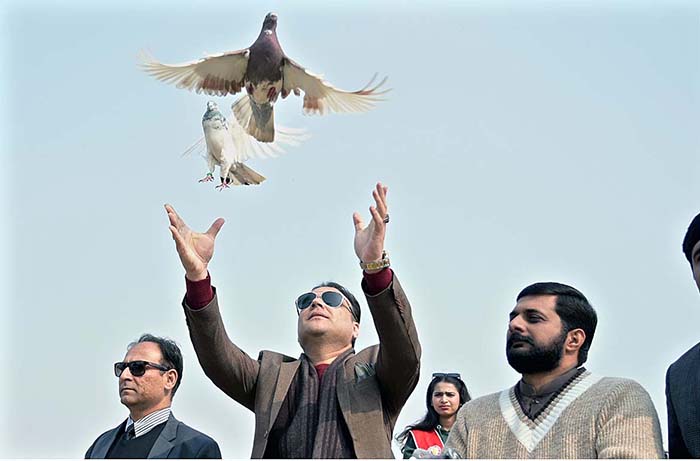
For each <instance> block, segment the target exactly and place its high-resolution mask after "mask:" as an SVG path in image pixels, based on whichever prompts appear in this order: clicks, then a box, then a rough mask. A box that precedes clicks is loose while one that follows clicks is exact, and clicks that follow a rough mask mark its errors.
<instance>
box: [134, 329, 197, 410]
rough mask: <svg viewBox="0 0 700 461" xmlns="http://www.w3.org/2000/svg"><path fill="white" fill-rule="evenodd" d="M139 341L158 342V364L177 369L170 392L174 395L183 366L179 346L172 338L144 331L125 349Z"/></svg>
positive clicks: (178, 385) (180, 379) (180, 378)
mask: <svg viewBox="0 0 700 461" xmlns="http://www.w3.org/2000/svg"><path fill="white" fill-rule="evenodd" d="M140 343H156V344H158V347H160V354H161V355H162V357H163V358H162V359H161V362H160V364H161V365H164V366H166V367H168V368H172V369H174V370H175V371H177V381H176V382H175V387H173V390H172V393H171V394H170V398H172V397H174V396H175V391H177V388H178V387H180V382H181V381H182V367H183V361H182V352H180V348H179V347H178V345H177V343H176V342H175V341H173V340H172V339H168V338H161V337H160V336H154V335H152V334H149V333H144V334H142V335H141V337H140V338H139V339H137V340H136V341H134V342H133V343H131V344H129V346H128V347H127V350H128V349H131V348H132V347H134V346H135V345H137V344H140Z"/></svg>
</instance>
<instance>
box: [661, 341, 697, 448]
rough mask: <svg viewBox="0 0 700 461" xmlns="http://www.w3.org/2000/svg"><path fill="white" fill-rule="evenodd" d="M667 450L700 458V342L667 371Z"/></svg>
mask: <svg viewBox="0 0 700 461" xmlns="http://www.w3.org/2000/svg"><path fill="white" fill-rule="evenodd" d="M666 408H667V411H668V454H669V457H670V458H700V343H698V344H696V345H695V346H694V347H693V348H692V349H690V350H689V351H688V352H686V353H685V354H683V355H682V356H681V358H679V359H678V360H676V361H675V362H674V363H673V364H672V365H671V366H670V367H669V368H668V371H667V372H666Z"/></svg>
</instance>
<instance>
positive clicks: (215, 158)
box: [183, 96, 309, 190]
mask: <svg viewBox="0 0 700 461" xmlns="http://www.w3.org/2000/svg"><path fill="white" fill-rule="evenodd" d="M241 99H245V101H243V102H241V101H236V102H234V105H238V107H241V106H242V107H243V108H244V109H245V105H246V104H247V101H248V99H249V98H248V97H247V96H245V97H243V98H241ZM202 128H203V129H204V136H203V137H202V138H200V139H198V140H197V142H195V143H194V144H193V145H192V146H190V147H189V148H188V149H187V150H186V151H185V152H184V154H183V155H188V154H190V153H192V152H194V151H198V150H202V149H203V148H204V146H206V160H207V165H208V167H209V171H208V172H207V175H206V176H205V177H204V178H202V179H200V180H199V182H209V181H213V180H214V170H215V169H216V167H217V166H218V167H219V177H220V178H221V184H219V185H218V186H216V188H217V189H218V190H223V189H226V188H228V187H230V185H232V184H233V185H236V186H240V185H246V186H248V185H251V184H260V183H261V182H263V181H264V180H265V177H264V176H262V175H261V174H259V173H257V172H256V171H254V170H253V169H252V168H250V167H248V166H246V165H245V164H244V163H243V162H245V161H246V160H248V159H249V158H251V157H257V158H270V157H276V156H277V155H278V154H281V153H284V149H283V148H282V146H283V145H288V146H296V145H299V143H301V142H302V141H304V140H306V139H308V137H309V136H308V134H307V133H306V131H305V130H302V129H293V128H283V127H278V135H279V136H278V137H277V139H276V140H275V141H274V142H272V143H262V142H260V141H258V140H256V139H255V138H253V137H252V136H251V135H249V134H248V133H246V131H245V130H244V129H243V127H242V126H241V125H240V124H239V123H238V121H237V120H236V118H235V117H231V118H230V120H227V119H226V117H224V115H223V114H222V113H221V112H220V111H219V106H218V105H217V104H216V103H215V102H213V101H209V102H208V103H207V111H206V112H205V113H204V116H203V117H202Z"/></svg>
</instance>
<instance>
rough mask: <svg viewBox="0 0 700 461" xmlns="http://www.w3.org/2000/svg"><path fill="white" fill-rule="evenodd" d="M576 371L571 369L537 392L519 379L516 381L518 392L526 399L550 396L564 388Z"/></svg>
mask: <svg viewBox="0 0 700 461" xmlns="http://www.w3.org/2000/svg"><path fill="white" fill-rule="evenodd" d="M578 371H579V369H578V368H577V367H573V368H572V369H571V370H569V371H567V372H565V373H563V374H561V375H559V376H557V377H556V378H554V379H553V380H552V381H550V382H549V383H547V384H545V385H544V386H542V389H540V391H539V392H535V387H534V386H532V385H530V384H528V383H526V382H525V381H523V380H522V379H521V380H520V381H518V390H519V391H520V393H521V394H523V395H524V396H526V397H541V396H543V395H547V394H552V393H554V392H556V391H558V390H559V389H560V388H561V387H562V386H564V385H565V384H566V383H567V382H568V381H569V380H570V379H571V378H572V377H573V376H574V375H575V374H576V373H578Z"/></svg>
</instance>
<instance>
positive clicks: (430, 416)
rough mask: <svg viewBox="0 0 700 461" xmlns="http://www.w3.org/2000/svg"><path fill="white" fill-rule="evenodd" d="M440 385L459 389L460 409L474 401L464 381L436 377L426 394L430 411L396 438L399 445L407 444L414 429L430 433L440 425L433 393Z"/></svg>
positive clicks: (443, 376) (426, 403) (427, 406)
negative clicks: (448, 385)
mask: <svg viewBox="0 0 700 461" xmlns="http://www.w3.org/2000/svg"><path fill="white" fill-rule="evenodd" d="M438 383H450V384H454V386H455V387H456V388H457V392H458V393H459V406H460V408H461V407H462V405H464V404H465V403H467V402H469V401H470V400H471V399H472V398H471V396H470V395H469V391H468V390H467V385H466V384H464V381H462V380H461V379H460V378H457V377H452V376H447V375H440V376H436V377H434V378H433V380H432V381H430V384H429V385H428V392H426V394H425V406H426V408H427V409H428V412H427V413H426V414H425V416H424V417H423V419H421V420H420V421H418V422H416V423H414V424H409V425H408V426H406V429H404V430H403V432H401V433H400V434H399V435H397V436H396V440H397V441H398V442H399V443H401V444H403V443H405V442H406V438H407V437H408V431H411V430H413V429H418V430H419V431H430V430H433V429H435V428H436V427H437V425H438V424H440V417H439V416H438V414H437V411H435V408H433V392H434V391H435V386H437V385H438Z"/></svg>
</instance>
